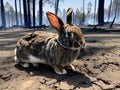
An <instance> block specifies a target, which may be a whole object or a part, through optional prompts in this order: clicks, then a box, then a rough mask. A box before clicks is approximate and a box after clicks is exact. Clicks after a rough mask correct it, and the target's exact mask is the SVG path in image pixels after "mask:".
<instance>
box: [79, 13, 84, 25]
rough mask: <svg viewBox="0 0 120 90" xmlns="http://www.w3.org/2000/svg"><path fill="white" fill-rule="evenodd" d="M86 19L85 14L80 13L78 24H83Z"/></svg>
mask: <svg viewBox="0 0 120 90" xmlns="http://www.w3.org/2000/svg"><path fill="white" fill-rule="evenodd" d="M85 17H86V15H85V13H80V14H79V16H78V19H79V24H81V25H83V24H84V18H85Z"/></svg>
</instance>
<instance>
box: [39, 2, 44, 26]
mask: <svg viewBox="0 0 120 90" xmlns="http://www.w3.org/2000/svg"><path fill="white" fill-rule="evenodd" d="M42 1H43V0H39V26H42V15H43V14H42V13H43V9H42V7H43V2H42Z"/></svg>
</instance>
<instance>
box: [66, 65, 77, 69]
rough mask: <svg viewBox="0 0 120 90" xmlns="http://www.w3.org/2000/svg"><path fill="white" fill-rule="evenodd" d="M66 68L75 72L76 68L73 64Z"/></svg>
mask: <svg viewBox="0 0 120 90" xmlns="http://www.w3.org/2000/svg"><path fill="white" fill-rule="evenodd" d="M65 67H66V68H68V69H72V70H75V67H74V66H73V65H72V64H69V65H67V66H65Z"/></svg>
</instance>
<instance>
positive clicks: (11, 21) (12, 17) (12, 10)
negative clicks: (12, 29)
mask: <svg viewBox="0 0 120 90" xmlns="http://www.w3.org/2000/svg"><path fill="white" fill-rule="evenodd" d="M14 13H15V11H14V9H13V7H12V6H10V9H9V15H10V26H13V23H14Z"/></svg>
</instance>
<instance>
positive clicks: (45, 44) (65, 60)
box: [16, 32, 79, 66]
mask: <svg viewBox="0 0 120 90" xmlns="http://www.w3.org/2000/svg"><path fill="white" fill-rule="evenodd" d="M37 33H38V34H36V35H37V37H32V35H33V36H35V35H34V33H31V34H30V36H31V38H30V37H29V38H30V39H28V37H26V38H24V39H25V40H28V41H27V42H30V43H29V44H28V45H27V46H26V45H20V42H22V40H24V39H21V41H19V43H18V44H17V48H16V56H17V58H18V59H19V62H26V63H41V62H42V63H46V64H48V65H57V66H65V65H68V64H69V63H71V62H72V61H73V60H74V59H75V58H76V56H77V54H78V52H79V49H78V50H72V49H68V48H65V47H62V46H61V45H60V44H59V43H58V41H57V38H58V35H53V36H50V37H44V38H43V39H41V40H37V39H39V37H41V33H39V32H37ZM21 52H22V53H21ZM33 57H34V59H33V60H32V59H31V58H33Z"/></svg>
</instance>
